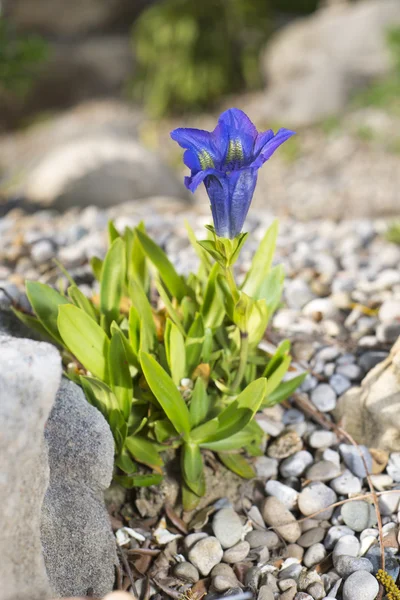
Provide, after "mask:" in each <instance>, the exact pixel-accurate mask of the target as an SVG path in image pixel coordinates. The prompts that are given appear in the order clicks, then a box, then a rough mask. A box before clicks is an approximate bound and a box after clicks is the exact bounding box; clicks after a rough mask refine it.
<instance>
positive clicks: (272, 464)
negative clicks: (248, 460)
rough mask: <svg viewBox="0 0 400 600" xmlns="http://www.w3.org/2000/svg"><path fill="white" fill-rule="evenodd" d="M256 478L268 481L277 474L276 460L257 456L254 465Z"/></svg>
mask: <svg viewBox="0 0 400 600" xmlns="http://www.w3.org/2000/svg"><path fill="white" fill-rule="evenodd" d="M254 466H255V469H256V473H257V477H265V478H266V479H270V478H271V477H276V475H277V474H278V461H277V459H276V458H269V457H268V456H257V458H256V460H255V463H254Z"/></svg>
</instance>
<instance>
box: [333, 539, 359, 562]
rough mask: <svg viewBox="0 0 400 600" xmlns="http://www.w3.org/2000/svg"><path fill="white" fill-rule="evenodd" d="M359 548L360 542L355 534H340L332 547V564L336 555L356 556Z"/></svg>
mask: <svg viewBox="0 0 400 600" xmlns="http://www.w3.org/2000/svg"><path fill="white" fill-rule="evenodd" d="M359 550H360V542H359V541H358V539H357V538H356V536H355V535H344V536H342V537H341V538H340V539H339V540H338V541H337V543H336V545H335V547H334V549H333V557H332V558H333V564H335V561H336V559H337V557H338V556H357V555H358V553H359Z"/></svg>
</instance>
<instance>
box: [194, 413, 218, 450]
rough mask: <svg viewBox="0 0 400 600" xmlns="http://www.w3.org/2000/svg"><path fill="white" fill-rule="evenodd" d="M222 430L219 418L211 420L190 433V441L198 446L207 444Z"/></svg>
mask: <svg viewBox="0 0 400 600" xmlns="http://www.w3.org/2000/svg"><path fill="white" fill-rule="evenodd" d="M219 429H220V424H219V422H218V419H217V418H214V419H211V420H210V421H207V422H206V423H203V424H202V425H198V426H197V427H195V428H194V429H192V431H191V432H190V439H191V440H192V442H196V444H200V443H201V442H205V441H206V440H208V439H210V438H211V437H212V436H213V435H214V434H215V433H216V432H217V431H219Z"/></svg>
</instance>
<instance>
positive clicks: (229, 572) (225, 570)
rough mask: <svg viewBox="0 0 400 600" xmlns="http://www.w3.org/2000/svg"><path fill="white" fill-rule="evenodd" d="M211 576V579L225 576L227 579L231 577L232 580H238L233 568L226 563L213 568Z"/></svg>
mask: <svg viewBox="0 0 400 600" xmlns="http://www.w3.org/2000/svg"><path fill="white" fill-rule="evenodd" d="M210 575H211V577H216V576H217V575H225V577H230V578H231V579H234V578H236V575H235V573H234V571H233V569H232V567H230V566H229V565H227V564H226V563H219V564H218V565H215V567H213V568H212V570H211V573H210Z"/></svg>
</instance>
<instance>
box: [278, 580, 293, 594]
mask: <svg viewBox="0 0 400 600" xmlns="http://www.w3.org/2000/svg"><path fill="white" fill-rule="evenodd" d="M292 587H296V580H295V579H290V578H287V579H280V580H279V581H278V588H279V589H280V591H281V592H285V591H286V590H289V589H290V588H292Z"/></svg>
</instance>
